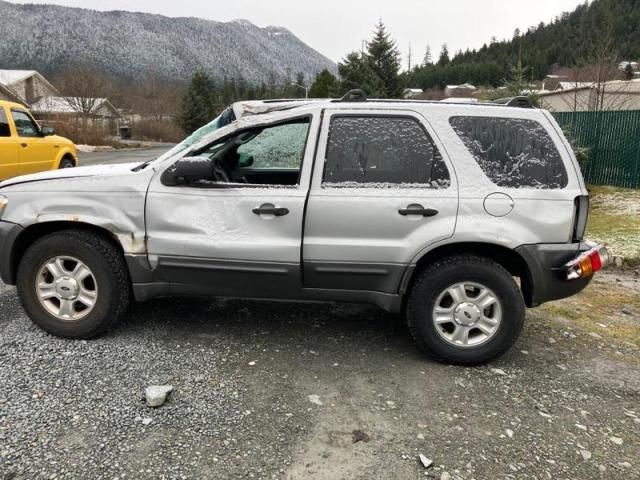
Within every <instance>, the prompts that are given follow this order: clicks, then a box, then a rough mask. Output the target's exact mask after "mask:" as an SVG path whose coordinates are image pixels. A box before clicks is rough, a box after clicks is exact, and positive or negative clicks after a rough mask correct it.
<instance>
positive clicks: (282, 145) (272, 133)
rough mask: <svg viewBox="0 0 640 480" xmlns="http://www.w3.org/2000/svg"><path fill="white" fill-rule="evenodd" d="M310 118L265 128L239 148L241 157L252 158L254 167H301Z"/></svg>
mask: <svg viewBox="0 0 640 480" xmlns="http://www.w3.org/2000/svg"><path fill="white" fill-rule="evenodd" d="M308 132H309V120H308V119H305V120H304V121H302V122H296V123H288V124H285V125H277V126H275V127H271V128H265V129H264V130H263V131H262V132H261V133H260V134H259V135H257V136H256V137H255V138H253V139H252V140H251V141H249V142H247V143H245V144H244V145H241V146H240V147H239V148H238V155H240V158H241V159H243V158H250V159H251V160H252V163H251V165H252V167H253V168H296V169H300V168H301V165H302V157H303V156H304V147H305V145H306V143H307V134H308Z"/></svg>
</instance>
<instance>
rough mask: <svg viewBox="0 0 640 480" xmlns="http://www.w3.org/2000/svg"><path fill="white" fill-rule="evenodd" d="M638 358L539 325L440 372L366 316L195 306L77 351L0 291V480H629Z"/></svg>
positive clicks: (159, 306) (564, 327) (635, 450)
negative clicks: (153, 392)
mask: <svg viewBox="0 0 640 480" xmlns="http://www.w3.org/2000/svg"><path fill="white" fill-rule="evenodd" d="M629 283H633V284H634V285H635V284H636V283H637V280H633V279H630V280H629ZM619 284H620V285H623V284H625V282H619ZM620 288H622V287H620ZM634 288H635V287H634ZM592 293H593V292H592ZM587 294H588V293H587ZM634 318H636V320H637V321H640V319H638V318H637V317H634ZM596 337H599V338H596ZM638 353H639V350H638V348H637V347H636V346H634V345H632V344H624V343H619V342H618V343H617V342H614V341H613V340H610V339H607V338H603V337H601V336H594V335H593V334H589V333H587V332H585V331H582V330H580V329H579V328H578V327H577V326H576V325H575V324H572V323H568V321H564V320H563V321H556V320H555V319H552V318H547V317H545V316H544V314H543V313H541V312H540V311H539V310H537V311H532V312H530V313H529V321H528V322H527V324H526V327H525V331H524V333H523V336H522V338H521V339H520V341H519V342H518V344H517V345H516V347H515V348H514V349H513V350H512V351H511V352H510V353H509V354H507V355H506V356H505V357H503V358H502V359H500V360H499V361H497V362H494V363H493V364H491V365H488V366H484V367H477V368H459V367H449V366H444V365H439V364H436V363H433V362H430V361H428V360H426V359H425V358H423V357H422V356H421V355H420V354H419V353H418V352H417V351H416V349H415V348H414V346H413V344H412V342H411V340H410V338H409V335H408V333H407V331H406V328H405V327H404V326H403V324H402V322H401V321H399V319H398V318H397V317H395V316H393V315H389V314H387V313H384V312H382V311H379V310H377V309H375V308H369V307H362V306H352V305H332V304H329V305H298V304H277V303H254V302H243V301H224V300H190V299H179V300H160V301H155V302H152V303H149V304H144V305H137V306H135V307H134V309H133V310H132V312H131V313H130V315H128V317H127V319H126V321H124V322H123V323H122V324H120V325H119V326H118V327H117V328H116V329H115V330H114V331H112V332H111V333H109V334H108V335H107V336H105V337H104V338H101V339H98V340H95V341H90V342H86V341H81V342H73V341H65V340H61V339H57V338H54V337H51V336H48V335H46V334H45V333H43V332H41V331H40V330H38V329H37V328H36V327H34V326H33V325H32V324H31V322H30V321H29V320H28V319H27V318H26V316H25V314H24V313H23V311H22V309H21V308H20V306H19V302H18V300H17V297H16V295H15V291H14V290H13V289H7V288H5V287H3V286H2V285H0V366H1V368H0V479H3V480H4V479H41V478H42V479H55V478H57V479H62V478H72V479H76V478H78V479H80V478H81V479H87V478H90V479H102V478H105V479H116V478H132V479H133V478H136V479H147V478H149V479H181V478H195V479H201V478H207V479H209V478H211V479H218V478H219V479H231V478H242V479H245V478H284V479H352V478H362V479H390V478H393V479H419V478H431V479H447V478H449V479H451V480H455V479H465V480H467V479H476V480H484V479H491V480H493V479H576V480H584V479H607V480H609V479H624V480H628V479H634V478H640V460H639V459H640V402H639V398H640V373H639V370H638V367H639V366H640V362H639V356H638ZM167 384H169V385H173V386H174V388H175V390H174V391H173V393H172V394H171V395H170V397H169V400H168V402H167V403H166V404H165V405H164V406H162V407H160V408H158V409H151V408H149V407H147V406H146V405H145V402H144V389H145V387H147V386H149V385H167ZM149 422H150V423H149ZM354 432H355V433H354ZM420 453H423V454H424V455H425V456H427V457H428V458H429V459H432V460H433V461H434V465H433V466H432V467H430V468H429V469H425V468H424V467H423V466H422V465H421V464H420V463H419V461H418V455H419V454H420Z"/></svg>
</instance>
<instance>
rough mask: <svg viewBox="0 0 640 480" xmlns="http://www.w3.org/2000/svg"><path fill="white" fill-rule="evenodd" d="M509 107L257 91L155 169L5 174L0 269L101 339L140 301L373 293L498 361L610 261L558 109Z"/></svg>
mask: <svg viewBox="0 0 640 480" xmlns="http://www.w3.org/2000/svg"><path fill="white" fill-rule="evenodd" d="M519 106H522V105H519V101H514V102H510V103H508V104H506V105H492V104H473V105H471V104H468V105H466V104H459V103H456V104H453V103H451V104H449V103H442V102H435V103H434V102H415V101H407V102H403V101H380V100H367V99H366V98H364V97H363V96H362V95H361V94H357V93H354V94H351V95H350V96H347V97H345V98H344V99H342V100H316V101H308V102H288V101H277V102H250V103H243V104H237V105H234V106H232V107H230V108H229V109H228V110H226V111H225V112H224V114H223V115H222V116H221V117H220V118H218V119H216V120H215V121H214V122H212V124H211V125H209V126H208V127H207V128H205V129H204V130H203V131H201V132H200V134H199V135H196V136H195V137H192V138H191V139H189V140H188V141H187V142H185V143H184V144H181V145H179V146H178V147H176V148H175V149H174V150H172V151H171V152H170V153H169V154H167V155H165V156H163V157H161V158H160V159H158V160H156V161H154V162H150V163H145V164H142V165H134V164H127V165H118V166H107V167H105V166H100V167H86V168H77V169H72V170H62V171H57V172H48V173H42V174H37V175H31V176H26V177H19V178H15V179H12V180H9V181H6V182H3V183H1V184H0V274H1V277H2V279H3V281H4V282H5V283H8V284H12V285H17V287H18V293H19V295H20V299H21V301H22V304H23V305H24V308H25V310H26V311H27V313H28V315H29V316H30V317H31V318H32V319H33V321H34V322H35V323H36V324H37V325H39V326H40V327H42V328H43V329H44V330H46V331H47V332H50V333H52V334H55V335H60V336H63V337H69V338H91V337H95V336H97V335H99V334H101V333H103V332H105V331H106V330H107V329H108V328H109V327H111V326H112V325H113V324H114V322H116V321H117V320H118V319H119V318H120V317H121V316H122V315H123V314H125V312H126V311H127V307H128V306H129V303H130V302H131V301H132V300H133V299H135V300H137V301H146V300H150V299H152V298H155V297H160V296H173V295H213V296H221V297H240V298H252V299H279V300H296V301H299V300H303V301H346V302H365V303H372V304H375V305H378V306H380V307H382V308H384V309H386V310H388V311H390V312H405V313H406V318H407V321H408V324H409V327H410V331H411V333H412V335H413V337H414V338H415V340H416V342H417V344H418V345H419V347H420V348H421V349H422V350H424V351H425V352H426V353H427V354H428V355H430V356H432V357H433V358H436V359H438V360H441V361H445V362H451V363H458V364H476V363H480V362H486V361H488V360H491V359H493V358H495V357H497V356H499V355H501V354H502V353H504V352H505V351H506V350H508V349H509V348H510V347H511V345H513V343H514V342H515V340H516V339H517V338H518V335H519V333H520V330H521V328H522V324H523V321H524V316H525V307H536V306H538V305H540V304H542V303H544V302H548V301H551V300H555V299H560V298H563V297H567V296H570V295H573V294H575V293H577V292H579V291H581V290H582V289H583V288H585V286H587V284H588V283H589V282H590V280H591V278H592V276H593V273H594V272H595V271H597V270H599V269H600V268H602V267H603V266H605V265H606V264H607V262H608V255H607V251H606V249H605V248H604V247H601V246H596V245H593V244H589V243H586V242H584V241H583V236H584V232H585V225H586V222H587V213H588V196H587V190H586V188H585V185H584V182H583V180H582V176H581V174H580V170H579V166H578V164H577V162H576V159H575V157H574V155H573V153H572V150H571V147H570V146H569V144H568V143H567V141H566V139H565V138H564V136H563V135H562V132H561V130H560V128H559V127H558V125H557V124H556V123H555V121H554V120H553V118H552V117H551V116H550V115H549V113H547V112H545V111H543V110H538V109H533V108H519Z"/></svg>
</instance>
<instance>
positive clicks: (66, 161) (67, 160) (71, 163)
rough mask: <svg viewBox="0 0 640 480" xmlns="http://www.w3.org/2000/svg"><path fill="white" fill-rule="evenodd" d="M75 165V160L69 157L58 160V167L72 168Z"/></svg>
mask: <svg viewBox="0 0 640 480" xmlns="http://www.w3.org/2000/svg"><path fill="white" fill-rule="evenodd" d="M75 166H76V164H75V162H74V161H73V160H72V159H70V158H63V159H62V161H61V162H60V169H63V168H73V167H75Z"/></svg>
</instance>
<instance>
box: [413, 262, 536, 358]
mask: <svg viewBox="0 0 640 480" xmlns="http://www.w3.org/2000/svg"><path fill="white" fill-rule="evenodd" d="M524 316H525V305H524V300H523V298H522V294H521V292H520V289H519V288H518V285H517V284H516V282H515V281H514V280H513V277H512V276H511V275H510V274H509V272H507V271H506V270H505V269H504V268H503V267H502V266H500V265H499V264H497V263H496V262H494V261H493V260H490V259H487V258H484V257H475V256H455V257H450V258H445V259H443V260H440V261H438V262H436V263H434V264H432V265H430V266H429V267H427V268H426V269H425V270H424V271H423V272H422V273H420V274H419V277H418V279H417V280H416V282H415V283H414V285H413V288H412V289H411V292H410V294H409V300H408V303H407V322H408V325H409V330H410V331H411V335H412V336H413V338H414V340H415V341H416V343H417V344H418V346H419V347H420V349H421V350H422V351H423V352H424V353H426V354H427V355H428V356H430V357H431V358H433V359H435V360H438V361H441V362H445V363H452V364H458V365H477V364H482V363H486V362H488V361H490V360H493V359H495V358H497V357H499V356H500V355H502V354H503V353H505V352H506V351H507V350H509V349H510V348H511V347H512V346H513V344H514V343H515V341H516V340H517V339H518V336H519V335H520V331H521V330H522V325H523V323H524Z"/></svg>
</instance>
